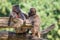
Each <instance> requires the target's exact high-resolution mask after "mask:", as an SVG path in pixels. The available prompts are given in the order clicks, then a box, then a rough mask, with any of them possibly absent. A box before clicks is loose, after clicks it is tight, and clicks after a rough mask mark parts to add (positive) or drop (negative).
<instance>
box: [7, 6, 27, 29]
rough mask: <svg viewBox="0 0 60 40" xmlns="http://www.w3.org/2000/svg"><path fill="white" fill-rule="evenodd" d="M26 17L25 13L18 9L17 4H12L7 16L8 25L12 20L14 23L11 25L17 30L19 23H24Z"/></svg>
mask: <svg viewBox="0 0 60 40" xmlns="http://www.w3.org/2000/svg"><path fill="white" fill-rule="evenodd" d="M27 18H28V17H27V15H26V14H24V13H23V12H22V11H21V10H20V8H19V5H14V6H13V7H12V12H11V13H10V16H9V21H8V26H11V24H12V23H11V22H12V21H13V23H15V24H13V27H14V28H15V30H17V29H19V27H20V26H21V25H23V24H24V22H25V20H26V19H27Z"/></svg>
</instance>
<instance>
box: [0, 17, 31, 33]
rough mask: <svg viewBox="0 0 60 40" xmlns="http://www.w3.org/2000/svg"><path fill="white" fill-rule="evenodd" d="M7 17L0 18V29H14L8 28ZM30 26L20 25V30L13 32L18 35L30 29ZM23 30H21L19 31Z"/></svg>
mask: <svg viewBox="0 0 60 40" xmlns="http://www.w3.org/2000/svg"><path fill="white" fill-rule="evenodd" d="M8 20H9V17H0V28H14V27H13V26H12V25H11V26H8ZM31 28H32V25H27V24H26V25H22V26H21V27H20V28H18V29H16V30H15V31H16V32H17V33H18V31H19V33H23V32H25V30H26V29H31ZM21 29H23V30H21Z"/></svg>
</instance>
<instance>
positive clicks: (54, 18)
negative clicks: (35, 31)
mask: <svg viewBox="0 0 60 40" xmlns="http://www.w3.org/2000/svg"><path fill="white" fill-rule="evenodd" d="M14 4H19V6H20V8H21V10H22V11H23V12H24V13H26V14H27V13H28V12H29V9H30V8H31V7H34V8H36V10H37V14H38V15H39V16H40V17H41V27H40V29H41V30H43V29H45V28H47V27H48V26H50V25H51V24H53V23H55V28H54V29H53V30H52V31H50V32H49V33H48V34H47V38H48V39H49V40H60V0H0V17H5V16H9V13H10V11H11V10H12V5H14ZM0 30H10V31H12V30H13V29H8V28H6V29H0Z"/></svg>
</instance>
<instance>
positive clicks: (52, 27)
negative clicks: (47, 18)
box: [41, 24, 55, 35]
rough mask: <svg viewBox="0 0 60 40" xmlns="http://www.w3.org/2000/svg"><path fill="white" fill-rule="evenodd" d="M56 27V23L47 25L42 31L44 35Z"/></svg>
mask: <svg viewBox="0 0 60 40" xmlns="http://www.w3.org/2000/svg"><path fill="white" fill-rule="evenodd" d="M54 28H55V24H52V25H51V26H49V27H47V28H46V29H44V30H42V31H41V34H42V35H43V34H46V33H48V32H49V31H51V30H52V29H54Z"/></svg>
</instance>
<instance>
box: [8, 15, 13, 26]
mask: <svg viewBox="0 0 60 40" xmlns="http://www.w3.org/2000/svg"><path fill="white" fill-rule="evenodd" d="M12 19H13V17H12V16H10V17H9V20H8V26H10V24H11V21H12Z"/></svg>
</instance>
